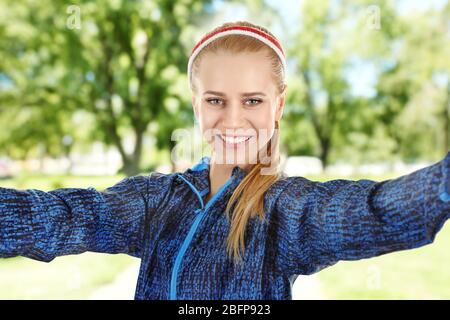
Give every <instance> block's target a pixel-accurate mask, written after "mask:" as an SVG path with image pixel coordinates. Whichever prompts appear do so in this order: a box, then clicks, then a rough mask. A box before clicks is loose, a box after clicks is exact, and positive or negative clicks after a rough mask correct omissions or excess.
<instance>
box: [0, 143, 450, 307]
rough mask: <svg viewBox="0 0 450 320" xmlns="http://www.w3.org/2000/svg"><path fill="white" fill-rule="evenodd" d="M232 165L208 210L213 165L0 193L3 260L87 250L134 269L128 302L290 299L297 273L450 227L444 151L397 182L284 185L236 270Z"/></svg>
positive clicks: (236, 178)
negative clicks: (124, 258) (123, 260)
mask: <svg viewBox="0 0 450 320" xmlns="http://www.w3.org/2000/svg"><path fill="white" fill-rule="evenodd" d="M244 176H245V172H244V171H243V170H242V169H240V168H239V167H238V166H235V167H234V168H233V171H232V175H231V177H230V178H229V180H228V181H227V182H226V183H225V184H224V185H223V186H222V188H221V189H220V190H219V191H218V192H217V193H216V194H215V195H214V197H213V198H212V199H211V200H210V201H209V202H208V203H206V202H205V198H206V195H207V194H208V192H209V157H203V158H202V159H201V160H200V161H199V162H198V163H197V164H196V165H195V166H194V167H192V168H189V169H187V170H186V171H184V172H182V173H181V172H177V173H171V174H162V173H159V172H153V173H152V174H150V175H149V176H133V177H129V178H125V179H123V180H122V181H120V182H118V183H117V184H116V185H114V186H112V187H110V188H107V189H106V190H103V191H97V190H95V189H94V188H86V189H81V188H62V189H56V190H52V191H49V192H44V191H40V190H36V189H28V190H16V189H9V188H0V257H2V258H7V257H13V256H24V257H28V258H31V259H35V260H40V261H45V262H49V261H52V260H53V259H54V258H55V257H57V256H62V255H69V254H78V253H82V252H86V251H93V252H103V253H126V254H129V255H131V256H134V257H139V258H141V267H140V272H139V277H138V283H137V287H136V293H135V299H139V300H141V299H292V295H291V288H292V284H293V281H294V280H295V279H296V277H297V275H299V274H306V275H308V274H312V273H315V272H318V271H320V270H322V269H324V268H326V267H328V266H331V265H334V264H336V263H337V262H338V261H340V260H358V259H364V258H370V257H374V256H379V255H382V254H386V253H389V252H393V251H398V250H406V249H412V248H417V247H420V246H423V245H426V244H429V243H432V242H433V241H434V238H435V236H436V234H437V232H438V231H439V230H440V229H441V228H442V226H443V225H444V223H445V221H446V220H447V219H448V218H449V217H450V152H449V153H448V154H447V156H446V157H445V158H444V159H443V160H441V161H439V162H437V163H435V164H433V165H431V166H428V167H426V168H423V169H420V170H417V171H415V172H413V173H411V174H408V175H404V176H401V177H399V178H396V179H391V180H385V181H381V182H376V181H371V180H366V179H362V180H358V181H353V180H343V179H338V180H331V181H327V182H317V181H311V180H308V179H306V178H303V177H300V176H293V177H287V176H283V177H282V178H281V179H280V180H278V181H277V182H275V183H274V184H273V185H272V186H271V187H270V189H269V190H268V191H267V193H266V195H265V201H264V208H265V219H264V220H262V221H261V220H260V219H259V218H254V219H252V220H250V222H249V225H248V229H247V230H246V236H245V254H244V257H243V258H244V259H243V264H238V265H234V264H233V262H232V260H231V259H230V258H229V257H228V255H227V252H226V239H227V235H228V232H229V227H230V225H229V221H228V219H227V218H226V216H225V215H224V214H223V212H224V209H225V206H226V203H227V200H228V199H229V198H230V196H231V193H232V191H233V190H234V189H235V188H236V186H237V185H238V183H239V182H240V181H241V180H242V178H243V177H244Z"/></svg>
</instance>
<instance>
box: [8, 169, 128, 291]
mask: <svg viewBox="0 0 450 320" xmlns="http://www.w3.org/2000/svg"><path fill="white" fill-rule="evenodd" d="M121 179H123V176H121V175H117V176H107V177H98V176H47V175H41V174H39V175H22V176H19V177H16V178H15V179H4V180H0V186H1V187H4V188H16V189H29V188H33V189H39V190H44V191H48V190H52V189H56V188H68V187H77V188H85V187H90V186H92V187H94V188H97V189H98V190H101V189H105V188H107V187H109V186H113V185H114V184H115V183H117V182H119V181H120V180H121ZM135 261H136V258H134V257H131V256H127V255H124V254H101V253H93V252H87V253H83V254H79V255H68V256H62V257H57V258H55V259H54V260H53V261H51V262H50V263H45V262H40V261H36V260H32V259H27V258H23V257H15V258H8V259H0V299H88V298H89V296H90V295H91V294H92V293H93V292H94V291H95V290H96V289H97V288H99V287H101V286H103V285H106V284H108V283H111V282H112V281H113V280H114V278H115V277H116V276H117V275H118V274H119V273H120V272H121V271H123V270H124V269H125V268H126V267H127V266H129V265H130V264H131V263H133V262H135Z"/></svg>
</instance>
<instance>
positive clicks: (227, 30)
mask: <svg viewBox="0 0 450 320" xmlns="http://www.w3.org/2000/svg"><path fill="white" fill-rule="evenodd" d="M230 34H241V35H246V36H250V37H253V38H256V39H258V40H259V41H262V42H264V43H265V44H266V45H268V46H269V47H270V48H272V50H273V51H275V53H276V54H277V55H278V57H279V58H280V60H281V63H282V65H283V69H284V74H286V57H285V54H284V50H283V47H282V45H281V42H279V41H278V40H277V39H276V38H274V37H272V36H271V35H270V34H267V33H265V32H264V31H261V30H259V29H256V28H252V27H246V26H231V27H224V28H221V29H219V30H216V31H214V32H211V33H208V34H207V35H205V36H204V37H203V38H202V39H201V40H200V41H199V42H198V43H197V44H196V45H195V47H194V48H193V49H192V52H191V56H190V57H189V62H188V80H189V86H190V85H191V81H192V79H191V77H192V74H191V68H192V63H193V62H194V60H195V58H196V57H197V55H198V54H199V53H200V51H202V49H203V48H205V47H206V46H207V45H208V44H210V43H211V42H213V41H214V40H216V39H218V38H220V37H224V36H227V35H230Z"/></svg>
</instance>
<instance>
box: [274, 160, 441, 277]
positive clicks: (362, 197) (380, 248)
mask: <svg viewBox="0 0 450 320" xmlns="http://www.w3.org/2000/svg"><path fill="white" fill-rule="evenodd" d="M288 179H289V180H290V183H289V184H288V185H287V187H286V188H285V189H284V191H283V193H282V194H281V196H280V197H279V199H278V201H277V206H276V208H277V211H278V213H279V214H280V219H281V222H282V223H281V226H282V230H281V232H282V233H283V234H285V235H286V236H285V239H286V240H285V241H284V242H283V241H282V243H281V244H280V250H284V251H285V252H284V253H283V255H285V256H286V261H287V262H286V264H285V270H286V271H287V272H288V273H290V274H311V273H314V272H317V271H320V270H321V269H323V268H325V267H328V266H330V265H333V264H335V263H336V262H338V261H339V260H358V259H363V258H370V257H375V256H379V255H382V254H386V253H390V252H393V251H399V250H406V249H413V248H417V247H420V246H423V245H426V244H430V243H432V242H433V241H434V238H435V236H436V234H437V233H438V231H439V230H440V229H441V228H442V226H443V225H444V223H445V221H446V220H447V219H449V218H450V189H449V187H450V152H449V153H448V154H447V156H446V157H445V158H444V159H443V160H441V161H439V162H437V163H435V164H433V165H431V166H428V167H426V168H423V169H420V170H417V171H415V172H413V173H411V174H408V175H404V176H401V177H399V178H396V179H390V180H385V181H380V182H377V181H372V180H366V179H362V180H358V181H352V180H344V179H338V180H331V181H327V182H315V181H310V180H307V179H305V178H302V177H289V178H288ZM282 239H284V238H283V237H282Z"/></svg>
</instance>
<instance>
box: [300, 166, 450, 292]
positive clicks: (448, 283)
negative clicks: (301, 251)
mask: <svg viewBox="0 0 450 320" xmlns="http://www.w3.org/2000/svg"><path fill="white" fill-rule="evenodd" d="M396 177H399V175H397V174H393V173H391V174H386V175H383V176H382V177H380V176H377V177H368V176H358V177H352V178H351V179H352V180H359V179H372V180H376V181H380V180H385V179H390V178H396ZM308 178H311V179H312V180H318V181H326V180H331V179H337V178H339V177H337V176H333V177H332V176H320V177H308ZM344 179H346V178H344ZM449 248H450V223H449V222H447V223H446V224H445V225H444V226H443V227H442V229H441V231H440V232H439V233H438V234H437V236H436V238H435V240H434V242H433V243H432V244H429V245H425V246H422V247H420V248H416V249H411V250H403V251H397V252H393V253H389V254H385V255H381V256H378V257H374V258H370V259H362V260H357V261H340V262H338V263H337V264H336V265H334V266H331V267H328V268H326V269H324V270H322V271H321V272H319V273H318V274H317V276H318V278H319V280H320V283H321V289H322V291H323V293H324V296H325V297H324V298H326V299H339V300H344V299H358V300H362V299H450V250H449Z"/></svg>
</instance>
